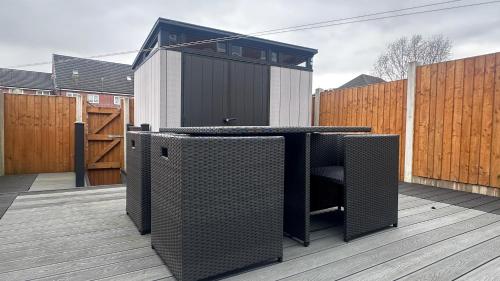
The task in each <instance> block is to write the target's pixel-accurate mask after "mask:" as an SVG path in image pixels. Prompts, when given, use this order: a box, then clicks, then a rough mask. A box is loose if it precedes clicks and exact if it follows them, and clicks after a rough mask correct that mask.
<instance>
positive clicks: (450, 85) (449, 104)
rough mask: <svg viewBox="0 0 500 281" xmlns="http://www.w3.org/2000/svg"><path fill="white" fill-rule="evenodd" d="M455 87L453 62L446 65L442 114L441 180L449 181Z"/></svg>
mask: <svg viewBox="0 0 500 281" xmlns="http://www.w3.org/2000/svg"><path fill="white" fill-rule="evenodd" d="M454 86H455V61H450V62H447V63H446V78H445V94H444V96H445V97H444V110H443V111H444V112H443V144H442V146H443V149H442V151H443V152H442V161H441V178H442V179H444V180H449V179H450V170H451V148H452V129H453V126H452V124H453V105H454V99H453V89H454Z"/></svg>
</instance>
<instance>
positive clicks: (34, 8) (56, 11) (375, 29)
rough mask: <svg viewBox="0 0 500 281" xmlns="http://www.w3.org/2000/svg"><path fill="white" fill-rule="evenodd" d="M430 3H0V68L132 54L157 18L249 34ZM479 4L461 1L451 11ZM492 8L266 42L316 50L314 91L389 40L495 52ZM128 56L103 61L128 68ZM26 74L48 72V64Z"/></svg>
mask: <svg viewBox="0 0 500 281" xmlns="http://www.w3.org/2000/svg"><path fill="white" fill-rule="evenodd" d="M432 2H434V1H418V2H417V1H396V0H385V1H367V0H365V1H326V0H312V1H285V0H278V1H269V0H267V1H262V0H254V1H243V0H234V1H165V0H156V1H131V0H123V1H107V0H101V1H98V0H87V1H63V0H39V1H33V0H32V1H29V0H2V1H1V2H0V38H1V39H0V67H6V66H10V65H18V64H25V63H33V62H39V61H47V60H50V55H51V54H52V53H60V54H67V55H76V56H90V55H96V54H102V53H110V52H115V51H124V50H135V49H138V48H139V47H140V46H141V44H142V43H143V41H144V39H145V38H146V36H147V34H148V33H149V31H150V29H151V27H152V25H153V24H154V22H155V21H156V19H157V18H158V17H165V18H171V19H176V20H181V21H187V22H191V23H195V24H200V25H206V26H210V27H215V28H220V29H226V30H230V31H235V32H241V33H251V32H256V31H262V30H267V29H274V28H280V27H286V26H291V25H299V24H305V23H310V22H315V21H322V20H329V19H335V18H343V17H349V16H355V15H360V14H366V13H371V12H378V11H385V10H390V9H397V8H403V7H408V6H413V5H421V4H425V3H432ZM474 2H475V3H477V2H480V1H473V0H468V1H462V2H458V3H455V4H453V5H459V4H464V3H474ZM499 12H500V4H493V5H488V6H483V7H474V8H465V9H460V10H453V11H444V12H438V13H432V14H426V15H415V16H409V17H402V18H394V19H386V20H381V21H376V22H365V23H355V24H349V25H343V26H334V27H328V28H323V29H316V30H307V31H300V32H292V33H284V34H277V35H270V36H266V38H269V39H273V40H280V41H284V42H288V43H292V44H297V45H303V46H307V47H312V48H317V49H319V54H318V55H317V57H316V58H315V60H314V68H315V74H314V87H321V88H332V87H337V86H339V85H341V84H343V83H344V82H346V81H347V80H349V79H350V78H352V77H354V76H356V75H358V74H360V73H368V72H369V71H370V70H371V67H372V64H373V62H374V61H375V59H376V57H377V55H378V54H379V53H380V52H381V51H382V50H383V49H384V47H385V46H386V45H387V43H389V42H390V41H392V40H394V39H396V38H398V37H400V36H404V35H411V34H413V33H421V34H423V35H432V34H437V33H442V34H444V35H445V36H448V37H450V39H452V40H453V41H454V44H455V48H454V50H452V52H453V55H454V56H456V57H457V58H458V57H464V56H473V55H479V54H482V53H489V52H495V51H500V27H499V26H500V25H499V23H500V19H499V18H498V14H500V13H499ZM133 58H134V55H124V56H117V57H109V58H105V60H109V61H117V62H124V63H131V62H132V60H133ZM28 69H34V70H42V71H50V65H45V66H37V67H31V68H28Z"/></svg>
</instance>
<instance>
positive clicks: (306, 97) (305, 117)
mask: <svg viewBox="0 0 500 281" xmlns="http://www.w3.org/2000/svg"><path fill="white" fill-rule="evenodd" d="M311 74H312V72H304V71H301V72H300V81H299V82H300V85H299V94H300V97H299V126H309V125H311V100H312V98H311V94H312V93H311V92H310V90H311V88H310V86H311V84H310V81H311V79H310V77H311Z"/></svg>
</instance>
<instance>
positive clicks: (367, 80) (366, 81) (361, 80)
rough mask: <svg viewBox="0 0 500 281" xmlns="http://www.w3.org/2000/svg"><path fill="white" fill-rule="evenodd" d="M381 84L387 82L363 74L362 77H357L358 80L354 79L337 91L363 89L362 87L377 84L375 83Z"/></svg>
mask: <svg viewBox="0 0 500 281" xmlns="http://www.w3.org/2000/svg"><path fill="white" fill-rule="evenodd" d="M381 82H385V80H384V79H382V78H379V77H375V76H371V75H366V74H361V75H359V76H357V77H356V78H354V79H352V80H351V81H349V82H347V83H345V84H344V85H342V86H340V87H338V88H337V89H343V88H354V87H362V86H366V85H370V84H375V83H381Z"/></svg>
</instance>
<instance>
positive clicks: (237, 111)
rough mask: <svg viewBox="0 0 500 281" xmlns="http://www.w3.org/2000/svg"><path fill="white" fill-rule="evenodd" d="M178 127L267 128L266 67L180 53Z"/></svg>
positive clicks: (267, 90)
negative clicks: (180, 80)
mask: <svg viewBox="0 0 500 281" xmlns="http://www.w3.org/2000/svg"><path fill="white" fill-rule="evenodd" d="M182 80H183V85H182V86H183V94H182V97H183V100H182V117H183V118H182V126H185V127H192V126H266V125H269V66H267V65H262V64H255V63H248V62H241V61H236V60H229V59H220V58H215V57H209V56H202V55H195V54H187V53H184V54H183V78H182Z"/></svg>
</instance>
